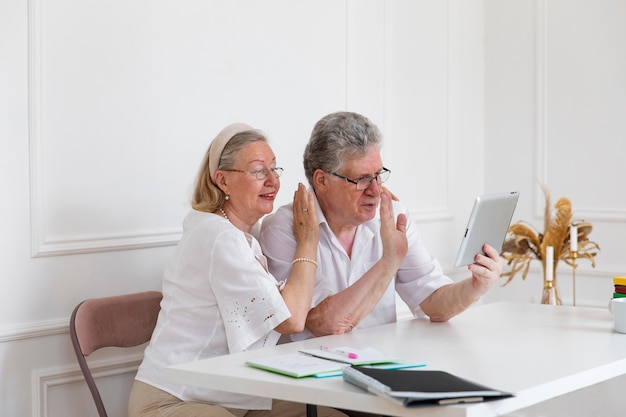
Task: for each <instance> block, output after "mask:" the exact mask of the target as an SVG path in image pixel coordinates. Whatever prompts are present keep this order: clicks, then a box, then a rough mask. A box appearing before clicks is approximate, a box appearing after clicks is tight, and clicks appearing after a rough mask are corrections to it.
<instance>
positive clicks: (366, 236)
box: [260, 199, 453, 340]
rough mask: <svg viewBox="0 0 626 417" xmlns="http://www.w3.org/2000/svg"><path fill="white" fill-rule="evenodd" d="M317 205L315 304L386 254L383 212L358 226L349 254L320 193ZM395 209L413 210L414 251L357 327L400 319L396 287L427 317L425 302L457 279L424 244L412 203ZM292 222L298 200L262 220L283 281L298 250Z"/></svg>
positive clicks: (266, 247) (265, 243)
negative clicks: (322, 206) (332, 226)
mask: <svg viewBox="0 0 626 417" xmlns="http://www.w3.org/2000/svg"><path fill="white" fill-rule="evenodd" d="M315 207H316V214H317V218H318V220H319V225H320V242H319V246H318V250H317V262H318V264H319V267H318V268H317V275H316V279H315V292H314V295H313V300H312V307H314V306H316V305H317V304H319V303H320V302H321V301H323V300H324V299H325V298H327V297H328V296H330V295H333V294H336V293H338V292H340V291H342V290H344V289H346V288H348V287H349V286H350V285H352V284H354V283H355V282H356V281H357V280H359V279H360V278H361V277H362V276H363V275H364V274H365V273H366V272H367V271H368V270H369V269H370V268H371V267H372V266H373V265H374V264H375V263H376V262H378V261H379V260H380V258H381V257H382V254H383V245H382V240H381V237H380V213H379V212H377V214H376V216H375V217H374V218H373V219H372V220H370V221H367V222H365V223H363V224H361V225H359V226H358V228H357V232H356V235H355V237H354V244H353V246H352V256H351V257H349V256H348V254H347V253H346V251H345V249H344V248H343V246H341V243H340V242H339V240H338V239H337V237H336V236H335V235H334V233H333V232H332V231H331V230H330V227H329V226H328V223H327V221H326V217H325V216H324V213H322V211H321V209H320V207H319V203H318V202H317V199H316V200H315ZM393 210H394V217H397V215H398V214H399V213H404V214H406V215H407V219H408V222H407V231H406V233H407V240H408V252H407V255H406V257H405V258H404V261H403V262H402V264H401V265H400V269H399V270H398V272H397V273H396V275H395V279H394V280H392V281H391V284H390V285H389V287H388V288H387V291H386V292H385V294H384V295H383V296H382V297H381V299H380V301H379V302H378V304H377V305H376V307H375V308H374V309H373V310H372V311H371V312H370V313H369V314H368V315H367V316H366V317H365V318H364V319H363V320H362V321H361V322H360V323H359V324H358V325H357V326H356V328H364V327H370V326H375V325H379V324H386V323H392V322H395V321H396V296H395V292H396V291H397V292H398V294H399V295H400V297H401V298H402V300H404V302H405V303H406V304H407V305H408V306H409V308H410V309H411V311H412V313H413V315H414V316H415V317H423V316H424V313H423V312H422V310H421V308H420V307H419V305H420V303H421V302H422V301H424V299H425V298H426V297H428V296H429V295H430V294H432V293H433V291H435V290H436V289H437V288H439V287H441V286H443V285H446V284H450V283H452V282H453V281H452V280H451V279H450V278H448V277H447V276H445V275H444V274H443V271H442V268H441V265H440V264H439V262H438V261H437V259H436V258H434V257H433V256H432V255H431V254H430V253H429V252H428V250H427V249H426V247H425V246H424V244H423V242H422V240H421V236H420V234H419V232H418V230H417V226H416V224H415V222H413V221H411V220H410V217H409V213H408V211H407V209H406V208H405V207H404V206H402V205H401V204H400V203H398V202H397V201H394V202H393ZM292 224H293V212H292V206H291V204H288V205H285V206H282V207H280V208H279V209H278V210H277V211H276V212H275V213H273V214H272V215H269V216H267V217H266V218H265V219H264V220H263V223H262V226H261V233H260V243H261V248H262V249H263V254H264V255H265V256H266V257H267V260H268V266H269V269H270V272H271V273H272V275H274V277H275V278H276V279H277V280H279V281H280V280H287V279H288V278H289V274H290V273H291V261H292V260H293V258H294V254H295V250H296V240H295V238H294V236H293V232H292V227H293V226H292ZM310 336H311V333H310V332H308V331H305V332H303V333H301V334H299V335H295V336H294V337H292V339H293V340H300V339H304V338H307V337H310Z"/></svg>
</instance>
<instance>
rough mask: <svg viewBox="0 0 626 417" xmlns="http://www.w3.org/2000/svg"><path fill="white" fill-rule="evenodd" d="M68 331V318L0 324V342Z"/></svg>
mask: <svg viewBox="0 0 626 417" xmlns="http://www.w3.org/2000/svg"><path fill="white" fill-rule="evenodd" d="M62 333H69V320H67V319H61V320H44V321H39V322H32V323H26V324H19V325H10V326H1V327H0V343H5V342H13V341H17V340H24V339H32V338H37V337H46V336H52V335H56V334H62Z"/></svg>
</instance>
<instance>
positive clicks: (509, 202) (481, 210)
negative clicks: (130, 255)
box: [454, 191, 519, 267]
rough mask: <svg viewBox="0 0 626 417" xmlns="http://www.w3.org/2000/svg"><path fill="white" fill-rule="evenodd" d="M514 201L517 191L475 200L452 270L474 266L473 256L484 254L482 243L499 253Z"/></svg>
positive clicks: (515, 201) (509, 222)
mask: <svg viewBox="0 0 626 417" xmlns="http://www.w3.org/2000/svg"><path fill="white" fill-rule="evenodd" d="M518 198H519V192H518V191H511V192H508V193H498V194H487V195H481V196H478V197H476V200H475V201H474V207H473V208H472V213H471V214H470V218H469V221H468V222H467V227H466V228H465V235H464V236H463V240H462V241H461V247H460V249H459V253H458V255H457V256H456V261H454V266H455V267H460V266H465V265H469V264H472V263H474V257H475V256H476V254H478V253H482V254H483V255H484V252H483V245H484V244H485V243H488V244H489V245H491V246H493V247H494V248H495V249H496V250H497V251H498V253H500V252H502V244H503V243H504V239H505V238H506V232H507V230H508V229H509V226H510V224H511V219H512V218H513V212H514V211H515V206H516V205H517V200H518Z"/></svg>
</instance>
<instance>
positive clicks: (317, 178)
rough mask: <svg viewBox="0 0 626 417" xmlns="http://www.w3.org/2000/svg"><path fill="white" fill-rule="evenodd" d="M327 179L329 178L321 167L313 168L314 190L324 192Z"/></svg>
mask: <svg viewBox="0 0 626 417" xmlns="http://www.w3.org/2000/svg"><path fill="white" fill-rule="evenodd" d="M328 181H330V178H328V175H326V172H324V171H322V170H321V169H316V170H315V172H314V173H313V184H314V185H315V190H316V191H319V192H326V190H327V189H328Z"/></svg>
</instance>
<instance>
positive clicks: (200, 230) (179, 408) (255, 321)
mask: <svg viewBox="0 0 626 417" xmlns="http://www.w3.org/2000/svg"><path fill="white" fill-rule="evenodd" d="M282 171H283V170H282V168H279V167H277V166H276V157H275V156H274V152H272V149H271V147H270V146H269V144H268V143H267V140H266V138H265V137H264V136H263V134H262V133H260V132H259V131H257V130H255V129H253V128H251V127H250V126H247V125H245V124H233V125H230V126H227V127H226V128H224V129H223V130H222V131H221V132H220V133H219V134H218V135H217V137H216V138H215V139H214V140H213V142H212V143H211V145H210V147H209V149H208V151H207V153H206V155H205V158H204V160H203V162H202V165H201V167H200V171H199V173H198V176H197V180H196V185H195V190H194V194H193V200H192V208H191V210H190V212H189V214H188V215H187V217H186V218H185V220H184V223H183V236H182V238H181V240H180V242H179V244H178V246H177V247H176V250H175V251H174V253H173V255H172V257H171V259H170V261H169V265H168V266H167V268H166V269H165V272H164V276H163V301H162V302H161V312H160V314H159V318H158V321H157V325H156V328H155V330H154V333H153V335H152V340H151V341H150V344H149V345H148V347H147V348H146V351H145V356H144V360H143V362H142V364H141V366H140V367H139V371H138V373H137V376H136V380H135V383H134V385H133V388H132V391H131V395H130V400H129V405H128V408H129V416H131V417H134V416H155V417H156V416H185V417H190V416H211V417H221V416H225V417H226V416H227V417H232V416H237V417H241V416H248V417H252V416H254V417H265V416H301V415H305V405H303V404H295V403H290V402H286V401H277V400H274V401H272V400H271V399H266V398H258V397H252V396H248V395H240V394H233V393H226V392H221V391H216V390H209V389H201V388H196V387H192V386H181V385H176V384H170V383H168V382H167V381H166V380H165V378H164V370H165V368H166V367H167V366H169V365H172V364H177V363H182V362H187V361H192V360H197V359H202V358H207V357H212V356H218V355H226V354H229V353H235V352H241V351H245V350H250V349H258V348H262V347H264V346H271V345H275V344H276V343H277V341H278V339H279V337H280V335H281V334H292V333H297V332H300V331H302V330H303V329H304V324H305V320H306V316H307V313H308V309H309V306H310V304H311V298H312V294H313V283H314V280H315V269H316V268H317V262H316V252H317V244H318V240H319V229H318V223H317V219H316V217H315V210H314V205H313V197H312V195H310V194H309V193H307V192H306V189H305V187H304V186H303V185H302V184H299V186H298V189H297V191H296V192H295V194H294V198H293V218H294V221H293V233H294V235H295V236H296V240H297V241H298V243H297V248H296V251H295V256H294V259H293V260H292V262H293V268H292V273H291V274H290V276H289V277H288V280H285V281H284V282H277V281H276V280H275V278H274V277H273V276H272V275H271V274H270V273H269V272H268V270H267V263H266V259H265V257H264V256H263V254H262V253H261V249H260V246H259V244H258V242H257V241H256V239H255V238H254V237H253V236H252V234H251V230H252V228H253V226H254V225H255V224H256V223H257V221H258V220H259V219H260V218H261V217H262V216H264V215H266V214H268V213H271V212H272V210H273V207H274V199H275V198H276V194H277V193H278V190H279V188H280V180H279V177H280V174H281V173H282ZM318 412H319V413H320V414H321V415H329V416H330V415H341V414H340V413H339V412H337V411H336V410H332V409H324V408H321V407H320V409H319V410H318Z"/></svg>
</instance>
